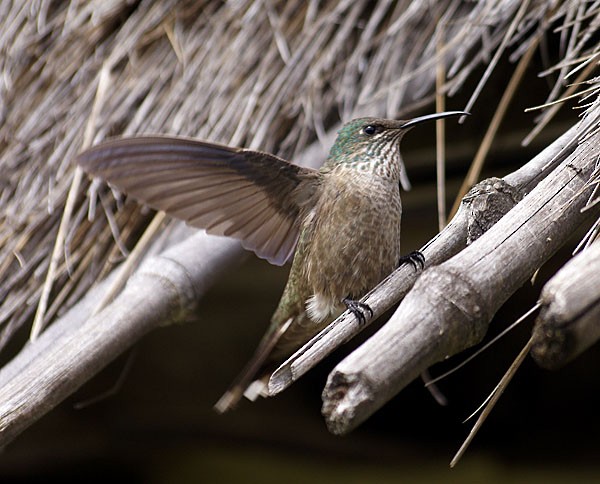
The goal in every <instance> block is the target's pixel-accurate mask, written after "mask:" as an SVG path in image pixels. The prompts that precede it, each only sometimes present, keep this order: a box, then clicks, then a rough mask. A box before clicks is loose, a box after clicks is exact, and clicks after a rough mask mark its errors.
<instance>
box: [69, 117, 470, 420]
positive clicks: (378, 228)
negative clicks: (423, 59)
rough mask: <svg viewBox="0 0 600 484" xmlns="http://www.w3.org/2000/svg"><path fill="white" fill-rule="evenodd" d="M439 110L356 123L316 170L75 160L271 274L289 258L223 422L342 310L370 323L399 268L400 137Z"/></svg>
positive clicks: (418, 261) (127, 144)
mask: <svg viewBox="0 0 600 484" xmlns="http://www.w3.org/2000/svg"><path fill="white" fill-rule="evenodd" d="M466 114H469V113H466V112H463V111H446V112H441V113H436V114H430V115H425V116H420V117H416V118H413V119H410V120H394V119H382V118H374V117H365V118H358V119H354V120H352V121H349V122H348V123H346V124H344V125H343V126H342V128H341V129H340V130H339V131H338V133H337V138H336V140H335V142H334V144H333V146H332V148H331V151H330V153H329V156H328V157H327V159H326V160H325V162H324V163H323V164H322V166H321V168H320V169H311V168H305V167H301V166H298V165H295V164H293V163H290V162H288V161H286V160H284V159H282V158H280V157H277V156H274V155H272V154H269V153H264V152H260V151H253V150H248V149H243V148H235V147H230V146H225V145H220V144H215V143H210V142H206V141H200V140H196V139H191V138H184V137H173V136H136V137H127V138H120V139H119V138H117V139H109V140H107V141H104V142H101V143H100V144H98V145H96V146H93V147H91V148H90V149H88V150H86V151H84V152H82V153H81V154H80V155H79V156H78V157H77V163H78V164H79V165H80V166H81V168H82V169H83V170H84V171H86V172H87V173H89V174H90V175H93V176H95V177H99V178H101V179H103V180H105V181H107V182H108V183H109V184H111V185H113V186H115V187H116V188H118V189H119V190H120V191H122V192H124V193H126V194H128V195H131V196H133V197H134V198H135V199H137V200H139V201H141V202H143V203H145V204H147V205H149V206H150V207H152V208H154V209H157V210H163V211H164V212H166V213H167V214H169V215H171V216H173V217H175V218H177V219H180V220H183V221H185V222H186V223H188V224H189V225H191V226H193V227H197V228H201V229H205V230H206V232H207V233H209V234H215V235H222V236H228V237H234V238H236V239H239V240H240V242H241V244H242V246H243V247H244V248H246V249H248V250H251V251H253V252H254V253H255V254H256V255H257V256H259V257H261V258H264V259H266V260H268V261H269V262H271V263H272V264H275V265H283V264H284V263H286V262H287V261H288V260H290V259H292V257H293V261H292V266H291V269H290V273H289V277H288V281H287V283H286V286H285V289H284V291H283V295H282V296H281V300H280V301H279V305H278V306H277V309H276V310H275V313H274V314H273V316H272V318H271V324H270V325H269V327H268V329H267V331H266V333H265V335H264V336H263V338H262V340H261V342H260V343H259V345H258V347H257V349H256V352H255V354H254V356H253V357H252V358H251V360H250V361H249V363H248V364H247V365H246V367H245V368H244V370H243V371H242V372H241V374H240V375H239V376H238V378H237V379H236V380H235V381H234V382H233V384H232V385H231V387H230V388H229V390H227V392H226V393H225V394H224V395H223V397H221V399H220V400H219V401H218V402H217V403H216V405H215V409H216V410H217V411H218V412H219V413H222V412H224V411H226V410H228V409H230V408H232V407H233V406H235V405H236V404H237V402H238V401H239V400H240V399H241V398H242V396H244V395H245V396H246V397H248V398H250V399H252V400H253V399H255V398H256V397H257V396H258V395H261V394H265V393H266V383H267V381H268V377H269V376H270V371H269V365H271V367H270V369H271V370H272V369H273V367H272V365H273V364H275V363H276V362H278V361H281V360H282V359H283V358H285V357H287V356H289V355H290V354H291V353H293V352H294V351H295V350H296V349H298V348H299V347H300V346H302V345H303V344H304V343H305V342H307V341H308V340H309V339H310V338H311V337H313V336H314V335H315V334H317V333H318V332H319V331H321V330H322V329H323V328H324V327H325V326H327V325H328V324H329V323H330V322H331V321H333V319H335V318H336V317H337V316H338V315H339V314H341V313H342V312H343V311H344V310H345V309H348V310H350V311H351V312H352V313H353V314H354V315H355V316H356V318H357V320H358V322H359V324H362V323H364V322H365V321H366V317H367V315H369V316H372V314H373V313H372V311H371V308H369V306H368V305H366V304H364V303H361V302H359V299H360V298H361V297H362V296H364V295H365V294H366V292H367V291H369V290H370V289H371V288H373V287H374V286H375V285H376V284H377V283H379V282H380V281H381V280H382V279H383V278H384V277H386V276H387V275H388V274H389V273H391V272H392V271H393V270H394V269H396V268H397V267H398V266H399V265H400V264H403V263H412V264H413V265H414V266H415V269H416V270H417V269H418V268H419V266H420V267H421V268H422V267H423V266H424V262H425V261H424V258H423V255H422V254H421V253H420V252H418V251H416V252H413V253H411V254H408V255H406V256H402V255H401V253H400V219H401V215H402V204H401V201H400V185H401V184H402V182H403V181H404V180H407V178H406V174H405V172H404V163H403V161H402V157H401V154H400V142H401V140H402V138H403V136H404V135H405V134H406V133H407V132H408V131H409V130H410V129H412V128H413V127H414V126H416V125H417V124H420V123H422V122H425V121H430V120H435V119H441V118H446V117H449V116H457V115H466Z"/></svg>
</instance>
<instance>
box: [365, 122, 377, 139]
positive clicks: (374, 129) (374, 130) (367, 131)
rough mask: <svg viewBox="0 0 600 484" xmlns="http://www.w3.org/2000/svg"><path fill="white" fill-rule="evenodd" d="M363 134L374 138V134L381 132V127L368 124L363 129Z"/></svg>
mask: <svg viewBox="0 0 600 484" xmlns="http://www.w3.org/2000/svg"><path fill="white" fill-rule="evenodd" d="M362 132H363V133H364V134H366V135H367V136H373V135H374V134H377V133H380V132H381V126H379V125H378V124H367V125H366V126H365V127H364V128H363V129H362Z"/></svg>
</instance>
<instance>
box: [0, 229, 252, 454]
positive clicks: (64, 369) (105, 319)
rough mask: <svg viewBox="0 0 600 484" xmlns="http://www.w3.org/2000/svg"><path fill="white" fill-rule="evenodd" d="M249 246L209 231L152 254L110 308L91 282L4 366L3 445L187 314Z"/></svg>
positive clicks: (0, 383) (0, 384) (0, 381)
mask: <svg viewBox="0 0 600 484" xmlns="http://www.w3.org/2000/svg"><path fill="white" fill-rule="evenodd" d="M236 254H237V255H238V258H239V257H241V255H242V254H243V252H242V250H241V247H240V245H239V243H238V242H237V241H234V240H231V239H225V238H223V237H213V236H209V235H206V234H205V233H204V232H197V233H196V234H195V235H192V236H191V237H188V238H186V239H185V240H184V241H183V242H181V243H180V244H178V245H175V246H173V247H171V248H170V249H168V250H166V251H165V252H163V253H162V254H161V255H158V256H154V257H151V258H149V259H147V260H146V261H145V262H144V263H143V265H142V266H141V267H140V269H139V270H138V271H137V272H136V274H135V275H134V276H133V277H132V278H131V279H130V281H129V283H128V284H127V286H126V287H125V289H124V290H123V292H122V293H121V294H120V295H119V296H118V297H117V298H116V299H115V301H114V302H113V303H112V304H111V305H109V306H108V307H107V308H106V309H104V310H103V311H101V312H99V313H98V314H96V315H95V316H93V317H91V318H88V316H89V314H90V312H91V311H92V310H93V309H94V308H95V306H96V305H97V303H98V301H99V300H100V298H101V297H102V291H103V290H104V287H105V286H106V284H105V285H103V286H102V287H99V288H97V289H95V290H92V291H90V292H89V293H88V295H87V296H86V297H85V298H84V299H83V300H82V301H81V302H80V303H79V304H78V305H77V306H75V307H74V308H72V309H71V310H70V311H69V312H68V313H67V314H66V315H65V316H63V317H62V318H60V319H59V320H57V321H56V322H55V323H54V324H53V325H51V326H50V327H49V328H48V329H47V330H46V331H44V332H43V333H41V335H40V336H39V337H38V339H37V340H36V341H35V342H33V343H29V344H28V345H27V346H26V347H24V348H23V349H22V350H21V351H20V352H19V354H18V355H17V356H16V357H15V358H14V359H13V360H11V361H10V362H9V363H8V364H7V365H6V366H5V367H3V368H2V369H1V370H0V445H4V444H6V443H8V442H10V441H11V440H12V439H13V438H14V437H16V436H17V435H18V434H19V433H20V432H22V431H23V430H24V429H25V428H27V427H28V426H29V425H31V424H32V423H33V422H34V421H36V420H37V419H38V418H40V417H41V416H42V415H44V414H45V413H47V412H48V411H50V410H51V409H52V408H54V407H55V406H56V405H57V404H58V403H60V402H61V401H62V400H64V399H65V398H66V397H67V396H68V395H70V394H71V393H73V392H74V391H75V390H77V388H79V387H80V386H81V385H82V384H83V383H84V382H86V381H87V380H88V379H90V378H91V377H92V376H93V375H95V374H96V373H97V372H98V371H99V370H101V369H102V368H103V367H104V366H106V365H107V364H108V363H109V362H111V361H112V360H113V359H115V358H116V357H117V356H118V355H119V354H120V353H121V352H123V351H124V350H125V349H127V348H129V347H130V346H131V345H132V344H133V343H134V342H136V341H137V340H139V339H140V338H141V337H142V336H143V335H144V334H146V333H147V332H149V331H151V330H153V329H156V328H157V327H159V326H162V325H167V324H171V323H173V322H178V321H182V320H183V319H184V318H185V317H186V316H187V315H188V314H189V312H190V309H191V308H193V307H195V305H196V304H197V302H198V301H199V300H200V297H201V295H202V294H203V293H204V291H205V290H206V289H207V288H208V287H209V286H210V285H211V284H212V283H213V282H214V279H215V278H216V277H217V276H218V275H219V274H221V273H223V272H225V271H227V270H228V269H229V268H230V267H231V264H232V261H234V260H235V259H236V257H235V255H236Z"/></svg>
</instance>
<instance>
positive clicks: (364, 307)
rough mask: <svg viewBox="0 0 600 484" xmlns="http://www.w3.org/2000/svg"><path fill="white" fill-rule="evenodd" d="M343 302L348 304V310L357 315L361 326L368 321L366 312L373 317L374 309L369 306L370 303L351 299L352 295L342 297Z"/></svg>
mask: <svg viewBox="0 0 600 484" xmlns="http://www.w3.org/2000/svg"><path fill="white" fill-rule="evenodd" d="M342 302H343V303H344V304H345V305H346V307H347V308H348V310H349V311H350V312H351V313H352V314H354V316H356V319H357V320H358V324H360V325H361V326H362V325H364V324H366V323H367V318H366V317H365V313H369V317H370V318H372V317H373V310H372V309H371V308H370V307H369V305H368V304H365V303H362V302H360V301H356V300H354V299H351V298H350V297H345V298H344V299H342Z"/></svg>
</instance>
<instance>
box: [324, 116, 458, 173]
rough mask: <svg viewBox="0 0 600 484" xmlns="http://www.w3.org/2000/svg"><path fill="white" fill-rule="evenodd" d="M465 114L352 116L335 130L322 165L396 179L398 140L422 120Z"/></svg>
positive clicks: (397, 170)
mask: <svg viewBox="0 0 600 484" xmlns="http://www.w3.org/2000/svg"><path fill="white" fill-rule="evenodd" d="M467 114H469V113H466V112H463V111H446V112H442V113H435V114H428V115H426V116H419V117H417V118H413V119H410V120H396V119H384V118H357V119H353V120H352V121H349V122H348V123H346V124H344V126H342V128H341V129H340V130H339V131H338V136H337V138H336V140H335V143H334V145H333V147H332V148H331V151H330V153H329V157H328V159H327V162H326V164H325V166H326V167H328V168H333V167H334V166H336V165H341V166H343V167H345V168H355V169H358V170H359V171H370V172H375V173H378V174H379V175H381V176H384V177H386V178H394V179H398V178H399V177H400V176H401V171H402V170H403V169H404V167H403V164H402V158H401V156H400V141H401V140H402V137H403V136H404V135H405V134H406V133H407V132H408V131H410V130H411V129H412V128H413V127H414V126H416V125H417V124H419V123H422V122H424V121H430V120H434V119H440V118H446V117H449V116H457V115H467ZM403 184H404V183H403Z"/></svg>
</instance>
